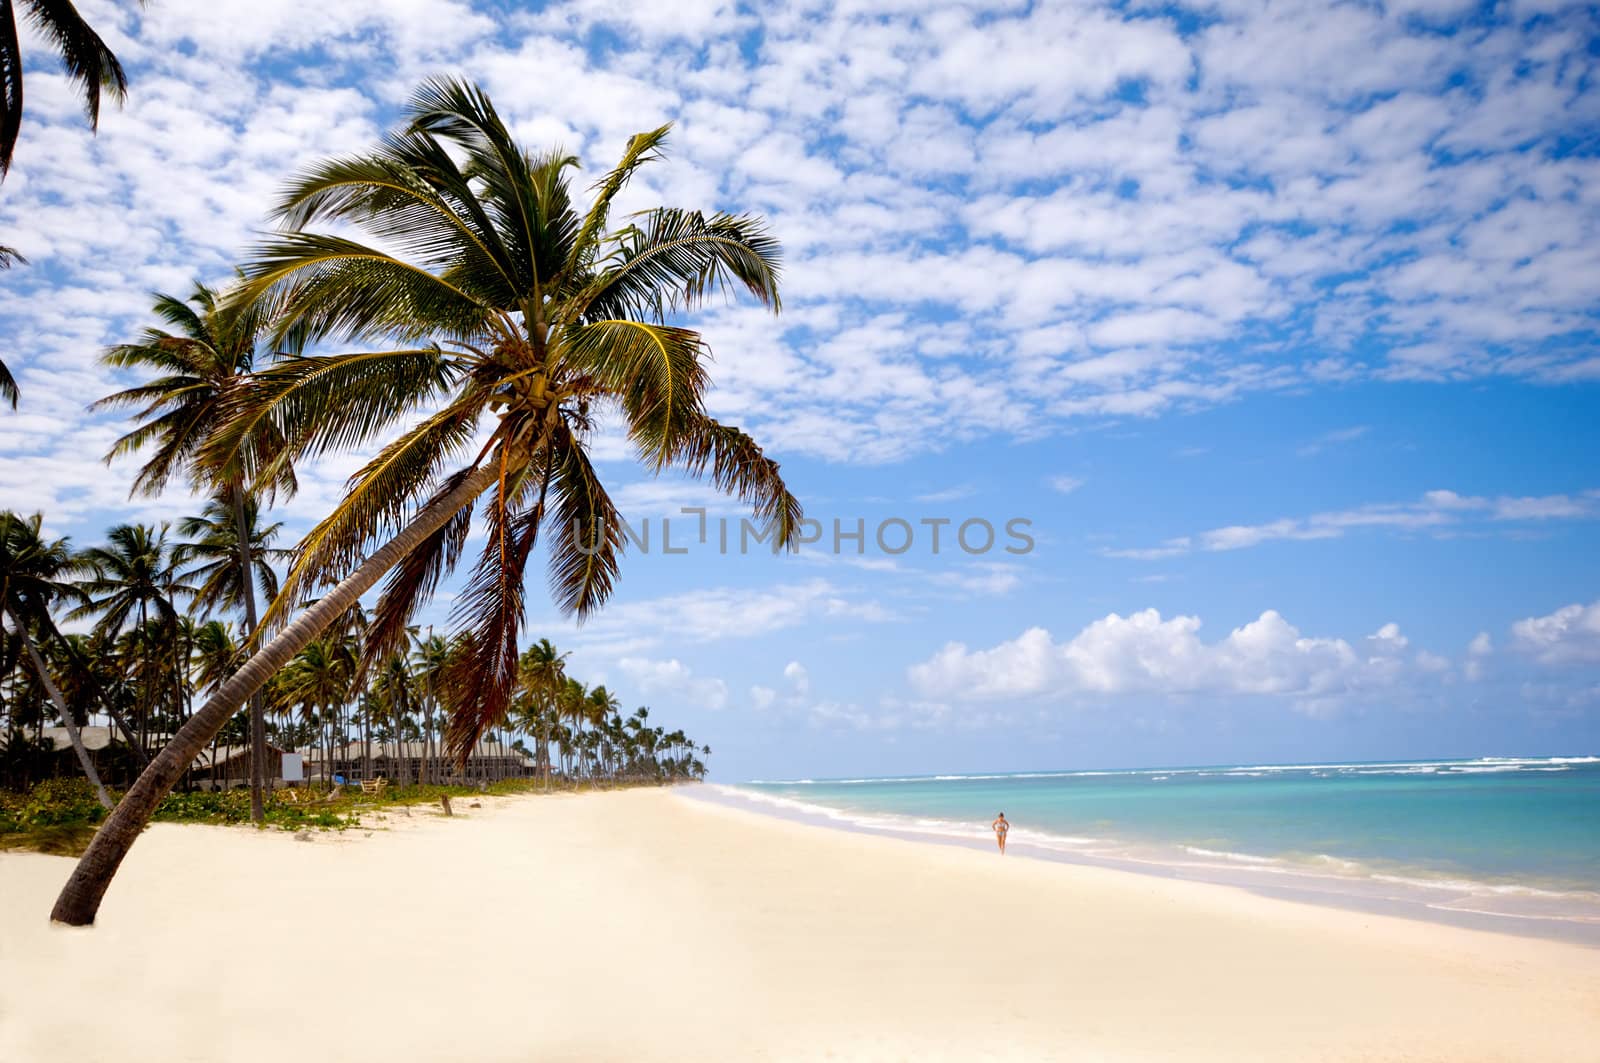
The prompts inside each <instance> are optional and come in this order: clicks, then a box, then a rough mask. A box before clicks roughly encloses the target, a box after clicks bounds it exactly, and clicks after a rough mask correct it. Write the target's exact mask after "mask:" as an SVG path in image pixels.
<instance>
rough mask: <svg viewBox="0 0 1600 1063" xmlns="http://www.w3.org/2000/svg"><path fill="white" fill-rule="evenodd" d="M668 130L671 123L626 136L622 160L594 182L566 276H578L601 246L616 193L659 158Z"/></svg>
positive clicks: (573, 242) (670, 127) (574, 241)
mask: <svg viewBox="0 0 1600 1063" xmlns="http://www.w3.org/2000/svg"><path fill="white" fill-rule="evenodd" d="M671 129H672V123H671V122H668V123H667V124H666V125H664V126H661V127H660V128H658V129H652V130H650V131H649V132H647V133H635V134H634V135H633V136H631V137H629V138H628V146H627V148H626V149H624V151H623V153H622V160H621V161H620V162H618V163H617V165H616V166H615V167H614V168H613V169H612V170H611V172H610V173H608V174H606V175H605V176H604V177H602V178H601V179H600V180H599V181H597V182H595V185H594V189H595V197H594V202H593V203H592V204H590V206H589V211H588V213H587V214H585V215H584V218H583V226H582V227H581V228H580V229H579V230H578V235H577V237H576V238H575V239H574V240H573V241H572V254H571V257H570V258H569V259H568V261H567V267H566V273H567V274H568V275H569V276H575V275H577V273H578V272H579V270H581V269H582V268H583V267H584V266H585V265H586V264H587V261H588V259H589V257H590V256H591V255H593V254H594V252H595V251H596V249H597V248H598V247H599V246H600V239H601V237H602V236H603V235H604V234H605V231H606V224H607V223H608V222H609V221H610V214H611V201H612V200H614V199H616V198H617V194H618V193H620V192H621V191H622V190H623V188H625V187H626V186H627V184H628V181H629V179H630V178H632V177H633V174H634V171H635V170H637V169H639V167H641V166H643V165H644V164H645V163H648V162H655V161H656V160H658V159H660V158H662V152H661V145H662V144H664V143H665V142H666V139H667V133H668V132H670V131H671Z"/></svg>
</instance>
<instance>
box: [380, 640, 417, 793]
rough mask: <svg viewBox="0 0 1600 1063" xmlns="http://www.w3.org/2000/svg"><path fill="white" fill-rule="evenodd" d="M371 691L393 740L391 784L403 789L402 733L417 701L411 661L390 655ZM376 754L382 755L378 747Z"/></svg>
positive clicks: (403, 733) (403, 749) (403, 748)
mask: <svg viewBox="0 0 1600 1063" xmlns="http://www.w3.org/2000/svg"><path fill="white" fill-rule="evenodd" d="M372 687H373V689H372V693H373V695H374V698H373V707H374V708H375V709H377V711H378V714H379V715H380V717H381V718H382V719H383V720H384V721H385V722H386V723H387V724H388V725H389V730H390V731H391V732H392V734H393V736H394V754H395V761H394V764H395V766H394V767H393V768H392V769H391V770H392V771H393V772H394V776H395V779H394V782H395V785H396V786H405V785H406V776H405V763H406V751H405V745H404V742H405V730H406V724H407V723H408V722H409V721H410V719H411V714H412V713H413V712H415V711H416V708H417V700H418V699H417V677H416V674H415V673H414V672H412V670H411V661H410V660H409V659H408V658H407V657H406V655H405V654H403V653H397V654H395V655H393V656H392V657H390V658H389V659H388V660H387V661H385V662H384V663H383V665H382V666H381V667H380V668H379V669H378V674H377V677H376V679H375V680H374V681H373V684H372ZM378 751H379V753H382V752H383V750H382V748H381V747H380V748H379V750H378ZM417 781H418V782H419V783H420V782H421V781H422V780H421V779H420V778H419V779H418V780H417Z"/></svg>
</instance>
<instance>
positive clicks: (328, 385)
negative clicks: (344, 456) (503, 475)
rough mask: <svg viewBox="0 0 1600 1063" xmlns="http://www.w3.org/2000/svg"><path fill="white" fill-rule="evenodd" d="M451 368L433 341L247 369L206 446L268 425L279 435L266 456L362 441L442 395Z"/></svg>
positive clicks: (211, 450) (211, 448)
mask: <svg viewBox="0 0 1600 1063" xmlns="http://www.w3.org/2000/svg"><path fill="white" fill-rule="evenodd" d="M458 375H459V367H458V365H457V363H456V360H455V359H454V358H452V357H450V356H448V355H446V354H445V353H444V352H443V351H441V350H440V349H439V348H438V347H436V346H430V347H424V348H416V349H406V350H398V351H361V352H356V353H352V354H334V355H318V356H308V357H300V358H290V359H285V360H284V361H282V362H279V363H278V364H277V365H274V366H272V367H271V368H270V369H266V370H263V371H261V372H258V373H256V374H254V375H253V376H252V377H251V378H250V383H249V387H248V388H246V389H242V390H241V391H240V392H239V393H237V394H235V395H234V396H232V397H231V398H232V402H231V408H230V409H229V411H228V416H227V418H226V419H225V421H224V423H223V425H222V426H221V427H220V428H219V429H218V431H217V432H216V433H215V434H214V435H213V436H212V437H211V438H210V439H209V440H208V441H207V443H206V452H207V453H208V455H209V454H222V455H225V454H228V453H231V452H233V451H235V450H238V449H241V448H245V449H248V448H249V447H250V446H251V445H252V444H251V440H254V439H257V438H260V437H261V436H262V435H263V434H264V433H267V432H268V430H269V429H270V434H272V435H273V436H274V437H275V438H277V439H281V440H282V443H281V454H280V455H274V456H273V457H274V458H276V459H278V460H285V459H286V460H289V461H299V460H301V459H302V458H307V457H316V456H317V455H320V454H323V453H326V452H328V451H330V450H348V449H353V448H356V447H360V446H364V445H366V444H367V443H369V442H371V441H373V440H374V439H376V438H378V436H379V435H380V434H381V433H383V432H384V431H386V430H388V429H389V428H390V427H392V426H393V425H394V423H395V422H396V421H397V420H399V419H401V418H403V417H405V416H406V415H407V414H409V413H411V412H413V411H414V410H416V409H417V407H419V406H422V405H424V404H426V403H429V402H432V401H434V400H436V399H438V398H439V397H441V396H443V395H445V394H446V393H447V391H448V390H449V388H450V386H451V385H452V384H453V383H454V382H455V381H456V379H457V377H458ZM263 457H266V456H265V455H264V456H263ZM261 467H264V468H270V467H271V463H270V462H263V463H261Z"/></svg>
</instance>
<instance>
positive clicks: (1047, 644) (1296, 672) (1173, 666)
mask: <svg viewBox="0 0 1600 1063" xmlns="http://www.w3.org/2000/svg"><path fill="white" fill-rule="evenodd" d="M1200 626H1201V624H1200V618H1199V617H1195V616H1174V617H1171V618H1163V617H1162V615H1161V614H1160V613H1159V612H1158V611H1157V610H1155V609H1145V610H1142V611H1140V612H1136V613H1133V614H1130V615H1128V616H1121V615H1119V614H1117V613H1112V614H1110V615H1108V616H1106V617H1103V618H1102V619H1099V620H1096V621H1094V622H1093V623H1092V624H1089V625H1088V626H1087V627H1085V628H1083V630H1081V631H1079V632H1078V633H1077V634H1075V635H1073V636H1072V637H1071V638H1068V639H1064V640H1063V639H1058V638H1056V637H1055V636H1054V635H1052V634H1051V633H1050V632H1049V631H1048V630H1047V629H1045V628H1042V627H1034V628H1029V629H1028V630H1027V631H1024V632H1023V633H1022V634H1021V635H1019V636H1017V637H1016V638H1015V639H1012V640H1010V641H1007V642H1002V643H1000V644H998V645H996V646H993V647H990V648H989V649H979V650H975V649H971V648H969V647H968V646H966V645H963V644H962V643H959V642H952V643H950V644H948V645H946V646H945V647H944V648H943V649H941V650H940V651H939V652H938V653H936V654H934V655H933V656H932V657H931V658H929V659H928V660H926V661H923V662H921V663H919V664H916V665H913V666H912V667H911V668H910V669H909V671H908V672H907V678H908V679H909V681H910V683H911V685H912V687H913V688H914V689H916V690H917V691H919V692H922V693H924V694H927V695H930V696H932V695H935V694H937V695H938V696H940V697H944V698H951V699H960V700H964V701H991V702H992V701H996V700H1004V699H1011V698H1033V697H1040V696H1053V697H1072V696H1075V695H1125V694H1155V695H1184V694H1219V695H1230V694H1231V695H1276V696H1281V697H1287V698H1290V699H1293V700H1295V702H1296V703H1297V704H1299V705H1300V706H1301V707H1303V708H1307V709H1317V708H1319V707H1322V706H1323V705H1324V704H1325V703H1326V702H1328V701H1329V700H1330V699H1338V698H1341V697H1344V696H1347V695H1351V694H1355V693H1358V692H1363V691H1371V690H1377V689H1383V688H1386V687H1390V686H1392V685H1393V684H1395V683H1396V682H1398V681H1399V680H1400V679H1401V678H1403V677H1404V676H1405V675H1406V674H1407V673H1408V672H1410V671H1411V670H1413V669H1416V668H1418V667H1421V668H1423V669H1424V670H1429V671H1433V670H1437V668H1438V666H1439V662H1440V659H1439V658H1436V657H1433V656H1432V655H1428V656H1427V657H1426V658H1424V659H1422V660H1421V661H1419V660H1418V656H1417V655H1416V654H1415V653H1413V652H1411V651H1410V648H1409V641H1408V640H1407V639H1406V637H1405V636H1404V635H1402V634H1401V632H1400V629H1399V628H1398V626H1396V625H1395V624H1392V623H1391V624H1385V625H1384V626H1383V627H1381V628H1379V629H1378V631H1377V632H1375V633H1374V634H1372V635H1370V636H1368V637H1367V638H1365V639H1361V640H1359V641H1357V642H1355V643H1351V642H1348V641H1346V640H1344V639H1341V638H1328V637H1312V636H1306V635H1303V634H1301V632H1300V631H1299V630H1298V629H1297V628H1295V627H1294V626H1293V625H1292V624H1290V623H1289V622H1288V621H1287V620H1285V619H1284V618H1283V617H1282V616H1281V615H1279V614H1278V613H1277V612H1275V611H1273V610H1268V611H1266V612H1264V613H1262V614H1261V616H1260V617H1259V618H1257V619H1256V620H1254V621H1252V622H1250V623H1248V624H1245V625H1244V626H1242V627H1239V628H1235V629H1234V630H1233V631H1232V632H1230V633H1229V634H1228V635H1227V636H1225V637H1224V638H1221V639H1218V640H1217V641H1214V642H1207V641H1205V640H1204V639H1203V638H1202V637H1201V635H1200Z"/></svg>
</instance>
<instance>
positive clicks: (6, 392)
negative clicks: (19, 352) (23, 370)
mask: <svg viewBox="0 0 1600 1063" xmlns="http://www.w3.org/2000/svg"><path fill="white" fill-rule="evenodd" d="M21 397H22V395H21V392H19V391H18V390H17V380H16V378H15V377H13V376H12V375H11V370H9V369H7V368H6V363H5V362H0V399H4V400H5V401H7V402H9V403H11V408H12V409H13V410H14V409H16V408H17V400H18V399H20V398H21Z"/></svg>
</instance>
